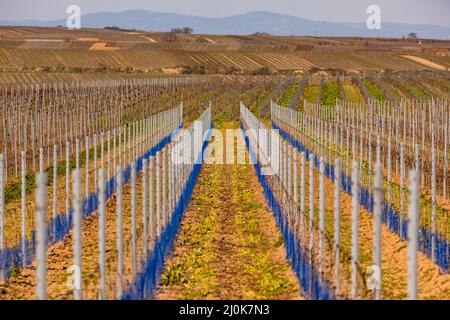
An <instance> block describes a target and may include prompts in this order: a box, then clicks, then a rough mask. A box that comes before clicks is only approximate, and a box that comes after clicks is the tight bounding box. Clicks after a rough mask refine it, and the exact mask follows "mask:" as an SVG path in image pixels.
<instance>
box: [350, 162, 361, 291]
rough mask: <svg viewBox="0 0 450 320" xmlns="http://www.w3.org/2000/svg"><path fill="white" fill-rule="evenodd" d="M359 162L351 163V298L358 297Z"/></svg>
mask: <svg viewBox="0 0 450 320" xmlns="http://www.w3.org/2000/svg"><path fill="white" fill-rule="evenodd" d="M358 169H359V164H358V162H357V161H353V163H352V251H351V252H352V253H351V270H352V281H351V284H352V288H351V296H352V299H357V298H358V260H359V237H358V228H359V172H358Z"/></svg>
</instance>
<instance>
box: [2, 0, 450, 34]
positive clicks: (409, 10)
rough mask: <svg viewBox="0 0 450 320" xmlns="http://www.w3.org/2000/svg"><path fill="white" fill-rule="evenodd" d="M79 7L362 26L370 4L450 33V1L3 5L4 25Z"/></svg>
mask: <svg viewBox="0 0 450 320" xmlns="http://www.w3.org/2000/svg"><path fill="white" fill-rule="evenodd" d="M70 4H77V5H79V6H80V7H81V11H82V13H92V12H98V11H123V10H127V9H147V10H153V11H160V12H174V13H185V14H191V15H199V16H208V17H222V16H227V15H234V14H239V13H245V12H248V11H254V10H267V11H273V12H279V13H286V14H290V15H294V16H299V17H302V18H308V19H313V20H319V21H333V22H334V21H335V22H361V21H365V20H366V17H367V16H366V8H367V6H368V5H370V4H376V5H379V6H380V7H381V14H382V21H386V22H388V21H389V22H403V23H425V24H436V25H442V26H447V27H450V0H125V1H123V0H120V1H119V0H0V19H4V20H6V19H7V20H23V19H37V20H47V19H59V18H64V17H66V14H65V11H66V7H67V6H68V5H70Z"/></svg>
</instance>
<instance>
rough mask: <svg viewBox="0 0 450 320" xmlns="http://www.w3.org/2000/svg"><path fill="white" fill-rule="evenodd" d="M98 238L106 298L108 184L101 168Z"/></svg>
mask: <svg viewBox="0 0 450 320" xmlns="http://www.w3.org/2000/svg"><path fill="white" fill-rule="evenodd" d="M98 179H99V182H98V215H99V217H98V219H99V229H98V239H99V266H100V284H99V298H100V300H105V299H106V186H105V170H103V169H100V170H99V175H98Z"/></svg>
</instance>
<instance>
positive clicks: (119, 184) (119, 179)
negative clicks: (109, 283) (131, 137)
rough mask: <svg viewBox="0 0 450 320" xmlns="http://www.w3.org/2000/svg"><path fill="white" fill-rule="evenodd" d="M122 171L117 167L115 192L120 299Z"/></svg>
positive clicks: (118, 293)
mask: <svg viewBox="0 0 450 320" xmlns="http://www.w3.org/2000/svg"><path fill="white" fill-rule="evenodd" d="M122 188H123V172H122V166H121V165H119V166H118V167H117V174H116V192H117V209H116V210H117V293H116V298H117V299H119V300H120V299H121V298H122V295H123V288H122V278H123V228H122V206H123V196H122Z"/></svg>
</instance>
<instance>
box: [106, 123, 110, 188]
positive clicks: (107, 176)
mask: <svg viewBox="0 0 450 320" xmlns="http://www.w3.org/2000/svg"><path fill="white" fill-rule="evenodd" d="M106 139H107V140H108V142H107V147H106V148H107V152H106V153H107V155H106V156H107V158H108V165H107V167H106V180H109V177H110V174H111V130H108V134H107V137H106Z"/></svg>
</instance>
